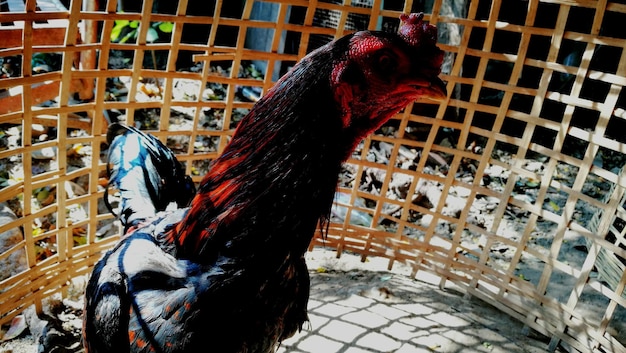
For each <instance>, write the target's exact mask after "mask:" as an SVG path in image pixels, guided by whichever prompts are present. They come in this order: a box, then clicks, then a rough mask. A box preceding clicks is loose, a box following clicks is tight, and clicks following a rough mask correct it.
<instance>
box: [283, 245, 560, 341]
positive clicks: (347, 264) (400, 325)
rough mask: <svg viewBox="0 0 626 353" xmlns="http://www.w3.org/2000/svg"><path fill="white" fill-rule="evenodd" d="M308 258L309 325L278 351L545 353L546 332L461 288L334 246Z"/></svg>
mask: <svg viewBox="0 0 626 353" xmlns="http://www.w3.org/2000/svg"><path fill="white" fill-rule="evenodd" d="M357 259H358V258H357ZM307 261H308V263H309V269H310V270H311V298H310V300H309V319H310V325H308V327H307V326H305V328H304V329H303V330H302V332H300V333H299V334H297V335H295V336H294V337H292V338H290V339H289V340H286V341H285V342H283V344H282V347H281V348H280V349H279V350H278V352H279V353H322V352H323V353H335V352H336V353H339V352H342V353H371V352H395V353H408V352H416V353H421V352H429V353H430V352H494V353H495V352H501V353H505V352H506V353H511V352H513V353H516V352H529V353H539V352H546V347H547V342H548V341H547V339H545V337H539V335H537V334H534V335H533V336H534V337H527V336H524V335H523V334H522V329H523V325H522V324H521V323H520V322H518V321H517V320H515V319H513V318H511V317H510V316H508V315H507V314H505V313H503V312H501V311H499V310H498V309H495V308H494V307H492V306H490V305H488V304H486V303H484V302H482V301H480V300H478V299H475V298H469V299H468V298H465V297H464V296H463V295H462V293H460V292H457V291H454V290H440V289H439V288H438V287H436V286H433V285H431V284H428V283H424V282H421V281H415V280H412V279H410V278H409V277H408V276H406V275H402V274H398V273H393V272H389V271H386V270H382V271H376V270H369V269H368V267H369V268H378V267H377V266H376V265H372V266H368V264H363V265H353V263H351V261H354V260H350V259H348V260H346V259H345V255H344V256H342V257H341V259H339V260H336V259H334V254H333V253H332V252H328V253H323V252H318V251H317V250H316V251H314V253H313V254H312V255H311V259H307ZM357 261H358V260H357ZM384 265H386V263H385V264H384ZM383 268H384V267H383ZM394 272H395V271H394ZM429 280H430V281H432V280H436V278H430V279H429Z"/></svg>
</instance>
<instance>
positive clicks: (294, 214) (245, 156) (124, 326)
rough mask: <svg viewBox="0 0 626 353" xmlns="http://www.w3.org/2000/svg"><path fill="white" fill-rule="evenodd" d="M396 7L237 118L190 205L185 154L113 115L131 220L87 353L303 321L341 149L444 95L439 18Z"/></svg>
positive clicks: (221, 337) (102, 292)
mask: <svg viewBox="0 0 626 353" xmlns="http://www.w3.org/2000/svg"><path fill="white" fill-rule="evenodd" d="M400 19H401V21H402V23H401V26H400V29H399V32H398V33H385V32H376V31H361V32H356V33H353V34H350V35H348V36H345V37H343V38H340V39H338V40H336V41H334V42H331V43H329V44H327V45H325V46H323V47H320V48H319V49H317V50H315V51H313V52H311V53H310V54H308V55H307V56H305V57H304V58H303V59H302V60H301V61H300V62H299V63H297V64H296V65H295V66H294V67H293V68H292V69H291V70H290V72H288V73H287V74H285V76H283V77H282V78H281V79H280V80H279V81H278V82H277V83H276V84H275V85H274V87H273V88H272V89H270V90H269V91H268V92H267V93H266V94H265V95H264V96H263V97H262V99H260V100H259V102H257V103H256V104H255V106H254V107H253V108H252V109H251V111H250V113H249V114H248V115H247V116H246V117H245V118H244V119H243V120H242V121H241V122H240V123H239V125H238V126H237V129H236V130H235V132H234V134H233V136H232V139H231V141H230V142H229V144H228V145H227V146H226V148H225V150H224V151H223V152H222V154H221V155H220V156H219V157H218V158H217V159H215V160H214V161H213V162H212V164H211V168H210V170H209V171H208V173H207V174H206V175H205V176H204V178H203V179H202V181H201V183H200V185H199V188H198V190H197V193H196V194H195V196H193V199H192V200H191V203H190V205H189V207H184V204H185V202H186V201H187V199H188V196H190V195H191V192H190V191H191V190H192V189H191V186H190V185H189V183H188V180H187V179H186V177H184V176H183V175H181V174H180V173H178V172H176V171H178V169H177V168H179V164H178V162H177V161H176V160H175V158H173V156H170V155H169V154H168V153H167V152H163V151H161V149H162V148H164V147H162V145H159V144H158V143H156V142H155V140H156V139H154V138H153V137H151V136H149V135H145V134H143V133H141V132H138V131H136V130H134V129H131V128H128V127H124V126H122V125H119V124H113V125H112V126H111V127H110V129H109V134H108V139H109V142H110V143H111V147H110V149H109V150H110V152H109V153H110V155H109V156H110V158H109V164H110V165H111V169H110V175H111V176H110V182H111V184H112V185H113V186H114V187H116V188H117V189H119V190H120V191H121V194H120V195H121V197H122V202H121V204H122V211H121V215H122V221H123V223H124V225H125V228H126V229H127V231H126V234H125V235H124V237H123V238H122V239H121V240H120V242H119V243H118V244H116V246H115V247H114V248H113V249H111V250H110V251H108V252H107V253H106V254H105V255H104V257H103V258H102V259H101V260H100V261H99V262H98V263H97V264H96V266H95V267H94V270H93V273H92V275H91V278H90V280H89V283H88V286H87V288H86V300H85V315H84V337H83V338H84V343H85V347H86V350H87V352H88V353H100V352H118V353H121V352H162V353H173V352H206V351H209V352H220V353H229V352H255V353H257V352H259V353H264V352H274V351H275V350H276V348H277V347H278V346H279V344H280V342H281V341H283V340H284V339H286V338H288V337H290V336H292V335H294V334H295V333H296V332H297V331H299V330H300V329H301V328H302V326H303V324H304V323H305V322H306V321H307V302H308V296H309V274H308V270H307V266H306V263H305V260H304V253H305V252H306V250H307V248H308V246H309V243H310V241H311V239H312V237H313V235H314V233H315V231H316V229H318V227H320V228H321V229H322V230H324V229H325V227H326V226H327V225H328V222H329V215H330V211H331V206H332V201H333V195H334V193H335V190H336V187H337V182H338V176H339V172H340V168H341V165H342V163H343V162H344V161H345V160H346V159H347V158H348V157H349V156H350V154H351V153H352V151H353V150H354V148H355V147H356V146H357V144H358V143H359V141H360V140H361V139H363V138H364V137H366V136H367V135H368V134H370V133H371V132H373V131H375V130H376V129H377V128H379V127H380V126H381V125H382V124H383V123H385V122H386V121H387V120H388V119H390V118H391V117H392V116H393V115H394V114H396V113H397V112H398V111H400V110H401V109H403V108H404V107H406V106H407V105H408V104H409V103H411V102H413V101H415V100H416V99H418V98H422V97H430V98H435V99H441V98H443V97H445V95H446V89H445V86H444V83H443V82H442V81H441V80H440V79H439V78H438V75H439V73H440V70H441V63H442V60H443V52H442V51H441V50H440V49H439V48H438V47H437V46H436V39H437V30H436V28H435V27H433V26H431V25H428V24H426V23H425V22H424V21H423V15H422V14H410V15H401V17H400ZM144 144H146V145H149V146H148V147H146V146H144ZM137 146H139V147H137ZM133 148H138V149H139V150H140V151H142V150H146V151H147V152H146V153H130V152H129V151H131V150H133ZM163 156H167V158H162V157H163ZM163 173H165V175H166V177H163V176H162V175H163ZM177 188H182V191H180V192H179V191H175V192H171V191H168V190H172V189H173V190H180V189H177ZM154 200H158V201H159V202H158V206H156V205H155V203H154ZM170 202H176V203H177V204H178V206H179V207H178V208H176V209H175V210H172V209H171V208H170V209H169V210H165V208H166V206H167V204H168V203H170ZM142 205H145V206H144V207H142ZM164 210H165V211H164Z"/></svg>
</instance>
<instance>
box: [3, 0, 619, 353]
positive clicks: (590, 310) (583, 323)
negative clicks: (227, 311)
mask: <svg viewBox="0 0 626 353" xmlns="http://www.w3.org/2000/svg"><path fill="white" fill-rule="evenodd" d="M52 3H53V4H54V6H49V3H46V2H45V1H44V0H24V1H22V0H4V1H3V2H2V3H0V5H1V6H0V10H1V11H2V12H0V60H2V71H1V72H0V74H1V78H0V266H2V269H1V270H0V323H7V322H9V321H10V320H11V319H12V318H13V317H15V316H16V315H18V314H19V313H20V312H21V311H22V310H24V309H25V308H26V307H28V306H30V305H33V304H34V305H35V306H36V307H38V308H41V305H42V301H43V300H44V298H46V297H48V296H50V295H52V294H54V293H61V294H66V292H67V290H68V285H69V283H70V282H71V280H72V279H73V278H75V277H77V276H81V275H85V274H88V273H89V272H90V269H91V267H92V265H93V264H94V263H95V262H96V261H97V260H98V259H99V258H100V256H101V255H102V252H103V251H106V249H108V248H109V247H110V246H111V245H112V244H114V243H115V242H116V240H117V239H118V238H119V231H120V229H119V227H118V226H117V223H115V221H114V217H113V215H111V214H110V213H109V212H108V211H107V210H106V208H104V207H103V203H102V197H103V185H104V184H105V183H106V173H105V165H104V160H105V159H104V158H105V155H106V148H107V146H106V143H105V137H104V132H105V131H106V126H107V124H108V123H110V122H111V121H117V120H119V121H123V122H126V123H128V124H132V125H135V126H139V127H140V128H141V129H143V130H147V131H149V132H150V133H152V134H154V135H155V136H157V137H158V138H160V139H161V140H162V141H163V142H165V143H166V144H167V145H168V146H170V147H171V148H172V149H174V151H175V152H176V153H177V155H178V158H179V159H180V160H181V161H182V162H183V163H184V165H185V168H186V171H187V173H188V174H190V175H192V176H193V179H194V181H196V182H199V181H200V179H201V177H202V173H203V172H204V171H205V170H206V168H207V164H208V162H209V161H210V160H211V159H213V158H215V157H216V156H217V155H218V153H219V152H220V151H221V150H222V149H223V147H224V146H225V144H226V143H227V142H228V136H229V135H230V134H231V133H232V131H233V129H234V127H235V126H236V123H237V121H238V119H239V118H240V117H241V116H242V115H243V114H245V112H246V111H247V110H248V109H249V108H250V107H251V106H252V105H253V101H254V100H255V95H256V94H262V92H264V91H266V90H267V89H269V88H270V87H271V86H272V84H273V82H275V81H276V79H277V78H278V77H279V76H280V75H281V74H282V73H284V72H285V71H286V70H288V69H289V67H290V66H291V65H293V63H295V62H296V61H297V60H298V59H299V58H301V57H302V56H304V55H305V54H306V53H307V52H308V51H310V50H312V49H313V48H314V47H315V46H319V44H318V43H319V42H320V41H324V40H328V39H332V38H338V37H341V36H343V35H345V34H347V33H350V32H352V31H355V30H360V29H371V30H394V28H397V26H398V17H399V15H400V14H401V13H407V12H410V11H411V12H418V11H423V12H425V13H426V16H425V18H426V20H427V21H429V22H430V23H431V24H434V25H436V26H437V27H438V29H439V36H440V40H439V42H440V47H441V48H442V49H443V50H444V51H445V52H446V60H445V64H444V72H443V74H442V78H443V80H444V81H446V82H447V88H448V98H447V99H446V100H445V101H444V102H443V103H442V104H434V103H426V102H416V103H415V104H413V105H411V106H409V107H408V108H407V109H405V110H404V111H403V112H401V113H399V114H398V115H397V116H396V117H394V118H393V119H392V120H391V121H390V122H389V123H388V124H387V125H385V126H384V127H383V128H381V129H380V130H379V131H378V132H377V133H376V134H374V135H373V136H371V137H370V138H368V139H366V140H365V141H363V142H362V143H361V144H360V146H359V148H358V149H357V151H356V152H355V153H354V154H353V155H352V157H351V158H350V159H349V160H348V161H347V163H346V165H345V168H344V171H343V173H342V176H341V178H340V185H339V187H338V194H337V195H338V196H337V201H336V205H335V207H334V208H333V222H332V223H331V225H330V227H329V230H328V234H327V236H326V238H324V239H322V237H321V234H318V236H317V237H316V238H315V239H314V240H313V242H312V244H311V247H312V248H313V247H316V246H324V247H331V248H333V249H336V251H337V255H338V256H340V255H341V254H342V253H343V252H352V253H356V254H359V255H361V256H362V259H363V260H365V259H366V258H368V257H382V258H385V259H388V264H389V265H388V266H389V268H390V269H391V268H392V266H393V265H394V264H395V263H397V262H399V263H405V264H408V265H409V266H410V267H411V268H412V269H413V273H412V276H413V277H416V278H419V273H420V272H421V271H426V272H429V273H433V274H436V275H437V276H438V277H439V278H440V279H441V285H444V284H445V283H446V282H447V281H451V282H453V283H455V284H456V285H458V286H460V287H462V288H463V289H464V290H465V291H466V293H467V294H468V295H471V296H475V297H478V298H480V299H483V300H485V301H487V302H489V303H491V304H492V305H495V306H496V307H497V308H498V309H500V310H502V311H503V312H505V313H507V314H509V315H511V316H513V317H514V318H516V319H518V320H520V321H522V322H523V323H524V324H525V325H526V327H527V328H528V329H529V330H531V329H532V330H536V331H537V332H540V333H541V334H544V335H546V336H547V337H549V338H551V340H550V343H549V345H548V346H547V349H548V350H551V351H554V350H555V349H556V347H557V345H558V344H559V343H560V342H565V343H567V344H568V345H569V346H570V347H572V348H574V349H576V350H578V351H581V352H626V327H624V326H625V325H626V324H625V323H626V294H625V293H624V286H625V285H626V279H625V276H624V259H626V250H625V249H626V240H625V239H624V234H625V233H626V226H625V225H626V221H625V219H626V214H625V211H624V207H626V205H625V201H624V188H625V187H626V177H625V176H624V174H623V173H622V167H623V166H624V161H626V137H624V136H625V135H626V134H625V133H624V131H625V130H622V129H624V128H625V127H626V121H625V119H626V89H624V86H626V31H625V30H624V29H623V24H624V23H626V4H624V3H623V2H612V1H602V0H599V1H595V0H580V1H572V0H545V1H544V0H524V1H522V0H510V1H498V0H493V1H486V0H471V1H470V0H467V1H460V0H454V1H447V0H430V1H410V0H407V1H400V0H396V1H380V0H371V1H350V0H344V1H339V0H335V1H331V0H328V1H321V0H320V1H304V0H266V1H232V2H226V1H208V2H201V1H196V0H194V1H190V0H179V1H170V2H164V1H154V0H144V1H143V2H134V3H132V4H126V2H118V1H116V0H108V1H105V0H99V1H98V0H91V1H88V0H83V1H82V2H81V1H80V0H68V1H66V2H58V1H55V2H52ZM328 18H331V19H332V21H329V20H324V19H328ZM42 55H43V56H44V57H47V58H48V59H47V60H48V61H44V64H42V63H41V58H42ZM50 58H53V59H50ZM50 60H51V61H50ZM51 62H54V65H53V64H51ZM190 87H191V88H190ZM250 92H252V93H250ZM255 92H258V93H255ZM246 97H247V99H246ZM620 131H621V132H620Z"/></svg>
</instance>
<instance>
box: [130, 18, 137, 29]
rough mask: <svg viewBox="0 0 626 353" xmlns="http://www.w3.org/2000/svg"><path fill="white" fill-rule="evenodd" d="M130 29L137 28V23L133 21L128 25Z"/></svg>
mask: <svg viewBox="0 0 626 353" xmlns="http://www.w3.org/2000/svg"><path fill="white" fill-rule="evenodd" d="M130 28H139V21H137V20H135V21H133V22H131V23H130Z"/></svg>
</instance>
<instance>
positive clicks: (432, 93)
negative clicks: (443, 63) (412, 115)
mask: <svg viewBox="0 0 626 353" xmlns="http://www.w3.org/2000/svg"><path fill="white" fill-rule="evenodd" d="M423 91H424V95H423V97H424V98H429V99H431V100H435V101H441V100H444V99H446V97H447V96H448V92H447V89H446V84H445V83H443V81H441V79H440V78H439V77H435V78H433V79H432V80H430V85H429V86H428V87H424V89H423Z"/></svg>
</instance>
